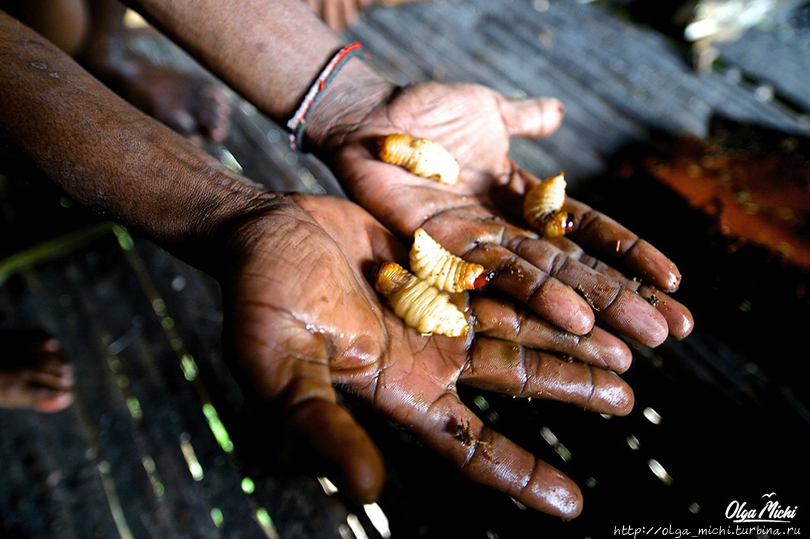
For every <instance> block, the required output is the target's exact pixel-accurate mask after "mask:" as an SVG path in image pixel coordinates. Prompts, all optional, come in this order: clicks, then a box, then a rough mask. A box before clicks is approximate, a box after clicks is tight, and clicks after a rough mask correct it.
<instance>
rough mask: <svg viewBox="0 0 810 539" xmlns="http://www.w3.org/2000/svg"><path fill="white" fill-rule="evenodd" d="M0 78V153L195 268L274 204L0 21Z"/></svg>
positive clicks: (11, 23)
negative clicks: (230, 227)
mask: <svg viewBox="0 0 810 539" xmlns="http://www.w3.org/2000/svg"><path fill="white" fill-rule="evenodd" d="M0 72H1V73H2V74H3V79H2V83H0V84H2V91H0V130H1V131H0V140H1V141H2V143H3V144H4V145H6V146H10V147H13V148H15V149H16V150H17V151H19V152H20V154H21V156H20V157H21V159H27V160H29V161H30V162H32V163H33V164H34V165H36V166H37V167H38V168H39V169H40V170H41V171H42V172H43V173H44V175H45V176H47V177H48V178H49V179H50V180H51V181H52V182H53V183H54V184H55V185H56V186H58V187H59V188H61V189H62V190H64V191H65V192H66V193H67V194H69V195H70V196H71V197H73V198H75V199H76V200H78V201H79V202H81V203H83V204H84V205H86V206H88V207H90V208H91V209H93V210H95V211H97V212H99V213H102V214H104V215H107V216H109V217H111V218H113V219H115V220H118V221H120V222H123V223H125V224H126V225H128V226H130V227H132V228H133V229H135V230H137V231H139V232H141V233H143V234H145V235H146V236H148V237H149V238H151V239H153V240H155V241H156V242H158V243H160V244H161V245H163V246H165V247H166V248H168V249H170V250H172V251H173V252H175V253H177V254H178V255H180V256H183V257H184V258H187V259H189V261H191V262H192V263H198V264H203V265H205V262H204V261H199V260H194V256H192V255H191V253H193V252H199V251H201V249H197V248H198V247H201V246H203V244H204V243H205V242H206V241H207V239H208V238H210V237H211V236H212V235H215V234H216V233H218V232H219V231H220V230H221V229H222V228H223V227H224V226H226V225H227V223H229V222H230V221H231V220H234V219H239V218H240V217H241V216H244V215H245V213H249V212H250V211H251V209H255V208H259V207H262V206H263V205H266V204H268V203H272V196H271V195H268V194H267V193H265V192H264V191H262V190H261V189H260V188H258V187H257V186H255V185H253V184H250V183H248V182H247V181H245V180H244V179H243V178H241V177H240V176H237V175H235V174H233V173H231V172H230V171H228V170H227V169H225V168H224V167H222V166H221V165H220V164H219V163H217V162H216V161H214V160H213V159H211V158H209V157H208V156H206V155H205V154H204V153H202V152H201V151H199V150H198V149H197V148H195V147H193V146H192V145H190V144H189V143H187V142H186V141H184V140H183V139H181V138H180V137H178V136H177V135H175V134H174V133H172V132H171V131H169V130H168V129H166V128H165V127H163V126H161V125H160V124H158V123H157V122H155V121H154V120H152V119H150V118H148V117H146V116H145V115H143V114H142V113H140V112H139V111H137V110H135V109H134V108H133V107H131V106H130V105H128V104H127V103H125V102H124V101H122V100H121V99H120V98H118V97H117V96H115V95H114V94H113V93H111V92H110V91H109V90H107V89H106V88H105V87H103V86H102V85H101V84H100V83H99V82H97V81H96V80H95V79H94V78H92V77H91V76H90V75H89V74H87V73H86V72H85V71H84V70H83V69H81V68H80V67H79V66H78V65H77V64H76V63H75V62H73V61H72V60H71V59H70V58H68V57H67V56H66V55H64V54H63V53H62V52H61V51H59V50H58V49H56V47H54V46H53V45H51V44H50V43H48V42H47V41H46V40H45V39H43V38H41V37H40V36H39V35H37V34H36V33H34V32H32V31H31V30H29V29H28V28H27V27H25V26H23V25H22V24H20V23H18V22H17V21H16V20H14V19H12V18H11V17H9V16H7V15H6V14H5V13H2V12H0ZM214 248H215V246H212V245H209V246H208V251H209V252H210V251H211V250H213V249H214ZM211 258H212V259H213V257H211ZM205 269H208V268H205Z"/></svg>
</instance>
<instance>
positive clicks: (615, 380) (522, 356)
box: [459, 337, 635, 415]
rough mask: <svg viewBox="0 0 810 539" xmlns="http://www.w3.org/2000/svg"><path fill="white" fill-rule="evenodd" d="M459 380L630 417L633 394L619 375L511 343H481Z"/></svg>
mask: <svg viewBox="0 0 810 539" xmlns="http://www.w3.org/2000/svg"><path fill="white" fill-rule="evenodd" d="M459 381H460V382H461V383H463V384H465V385H469V386H473V387H477V388H480V389H486V390H490V391H496V392H499V393H505V394H507V395H513V396H516V397H542V398H548V399H553V400H558V401H562V402H567V403H570V404H575V405H577V406H582V407H583V408H586V409H588V410H592V411H595V412H600V413H605V414H613V415H627V414H629V413H630V411H631V410H632V409H633V403H634V400H635V399H634V396H633V390H632V389H630V386H629V385H627V384H626V383H625V382H624V381H623V380H622V379H621V378H619V376H617V375H616V374H615V373H614V372H612V371H609V370H605V369H600V368H598V367H594V366H591V365H586V364H584V363H580V362H576V361H574V362H569V361H564V360H562V359H560V358H557V357H554V356H552V355H551V354H548V353H545V352H542V351H539V350H534V349H531V348H527V347H525V346H520V345H516V344H514V343H510V342H507V341H501V340H498V339H490V338H487V337H482V338H479V339H476V341H475V342H474V344H473V348H472V351H471V355H470V360H469V363H468V364H467V365H466V368H465V369H464V370H463V371H462V373H461V376H460V378H459Z"/></svg>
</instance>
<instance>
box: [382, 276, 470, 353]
mask: <svg viewBox="0 0 810 539" xmlns="http://www.w3.org/2000/svg"><path fill="white" fill-rule="evenodd" d="M376 287H377V290H378V291H379V292H380V293H381V294H382V295H383V296H385V297H386V299H387V300H388V303H389V304H390V305H391V308H392V309H393V310H394V312H395V313H396V315H397V316H399V317H400V318H402V319H403V320H404V321H405V323H406V324H408V325H409V326H411V327H412V328H415V329H416V330H417V331H419V332H420V333H422V334H424V335H429V334H432V333H439V334H441V335H447V336H448V337H459V336H461V335H464V334H466V333H467V332H468V331H469V330H470V325H469V324H468V323H467V319H466V318H464V313H462V312H461V311H460V310H459V309H458V307H456V306H455V305H453V304H452V303H451V302H450V295H449V294H447V292H442V291H441V290H439V289H438V288H436V287H435V286H431V285H430V284H428V283H427V282H426V281H423V280H421V279H419V278H418V277H417V276H416V275H413V274H412V273H410V272H409V271H407V270H406V269H405V268H403V267H402V266H400V265H399V264H396V263H394V262H388V263H387V264H385V265H383V267H382V268H380V273H379V274H378V275H377V283H376Z"/></svg>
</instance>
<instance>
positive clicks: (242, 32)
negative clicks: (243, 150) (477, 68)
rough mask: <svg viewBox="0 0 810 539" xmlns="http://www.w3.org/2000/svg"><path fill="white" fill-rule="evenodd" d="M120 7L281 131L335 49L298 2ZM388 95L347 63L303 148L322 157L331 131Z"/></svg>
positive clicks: (332, 38) (369, 74)
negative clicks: (141, 18) (182, 51)
mask: <svg viewBox="0 0 810 539" xmlns="http://www.w3.org/2000/svg"><path fill="white" fill-rule="evenodd" d="M127 3H128V4H129V5H131V6H132V7H133V8H134V9H137V10H138V11H139V12H141V13H142V14H143V15H144V16H145V17H147V18H148V19H149V20H150V21H151V22H152V23H153V24H155V25H156V26H158V27H159V28H160V29H161V30H162V31H163V32H164V33H165V34H166V35H168V36H169V37H171V38H172V39H173V40H174V41H176V42H177V43H178V44H180V45H181V46H182V47H183V48H184V49H185V50H187V51H188V52H189V53H191V54H192V55H193V56H195V57H196V58H197V59H198V60H199V61H200V62H201V63H202V64H204V65H205V66H207V67H208V68H209V69H210V70H211V71H212V72H214V73H215V74H217V75H218V76H219V77H220V78H221V79H223V80H224V81H225V82H227V83H228V84H229V85H230V86H231V87H232V88H234V89H235V90H236V91H238V92H239V93H240V94H242V95H243V96H244V97H245V98H246V99H248V100H249V101H251V102H252V103H253V104H255V105H256V106H257V107H259V108H260V109H261V110H263V111H264V112H265V113H267V114H268V115H269V116H270V117H271V118H272V119H273V120H275V121H276V122H278V123H280V124H282V125H284V124H285V123H286V122H287V120H288V119H289V118H290V117H291V116H292V115H293V113H294V112H295V110H296V108H297V107H298V105H299V103H300V102H301V100H302V99H303V97H304V95H305V94H306V92H307V90H308V89H309V87H310V85H311V84H312V82H313V80H314V79H315V77H316V76H317V75H318V74H319V73H320V71H321V69H323V67H324V65H325V64H326V62H327V61H328V60H329V59H330V58H331V56H332V55H333V54H335V52H336V51H337V50H338V49H339V48H340V47H341V46H342V43H341V40H340V39H339V37H338V36H337V35H336V34H335V33H334V32H332V31H331V30H330V29H329V28H327V27H326V25H324V24H323V23H322V22H321V21H320V19H318V18H317V17H316V16H315V15H314V14H313V13H312V12H311V11H310V10H309V8H308V7H307V6H306V5H305V3H304V2H302V1H301V0H273V1H266V0H240V1H239V2H233V3H230V4H228V5H227V7H225V5H224V4H223V3H222V2H220V1H218V0H127ZM392 88H393V87H392V85H391V84H390V83H388V82H387V81H386V80H385V79H384V78H383V77H381V76H380V75H379V74H378V73H376V72H375V71H374V70H373V69H371V68H370V67H369V66H368V65H367V64H366V63H365V62H363V61H362V60H359V59H352V60H349V61H348V62H347V64H346V65H345V67H344V68H343V69H342V71H341V72H340V73H339V74H338V76H337V77H336V79H335V80H334V82H333V83H332V84H331V85H330V87H329V89H328V91H327V92H326V93H325V95H324V97H323V99H322V100H321V101H320V102H319V104H318V106H317V108H316V109H315V110H314V112H313V115H312V116H311V118H310V120H309V121H308V123H307V129H306V140H307V143H308V144H307V147H308V148H310V149H313V150H319V149H321V147H322V146H324V145H325V144H327V142H326V140H325V139H326V137H327V135H328V132H329V131H330V130H331V128H332V127H333V126H335V125H338V124H351V123H354V122H355V120H356V119H357V118H359V117H362V115H364V114H365V113H367V112H368V110H369V109H370V108H371V107H373V106H374V105H375V104H376V103H379V102H380V101H381V100H385V99H386V97H387V96H388V95H390V93H391V91H392Z"/></svg>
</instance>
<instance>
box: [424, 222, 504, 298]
mask: <svg viewBox="0 0 810 539" xmlns="http://www.w3.org/2000/svg"><path fill="white" fill-rule="evenodd" d="M410 258H411V271H412V272H414V273H415V274H416V276H417V277H419V278H420V279H422V280H424V281H427V282H428V283H430V284H432V285H433V286H435V287H436V288H438V289H439V290H444V291H445V292H462V291H464V290H473V289H474V288H480V287H482V286H484V285H485V284H487V282H488V281H489V279H490V278H491V274H490V273H486V272H485V271H484V266H482V265H481V264H475V263H473V262H467V261H466V260H463V259H461V258H459V257H457V256H456V255H454V254H452V253H450V252H449V251H448V250H447V249H445V248H444V247H442V246H441V245H439V243H438V242H437V241H436V240H434V239H433V238H431V237H430V234H428V233H427V232H425V231H424V230H423V229H421V228H417V229H416V232H415V233H414V235H413V245H412V246H411V254H410Z"/></svg>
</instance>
